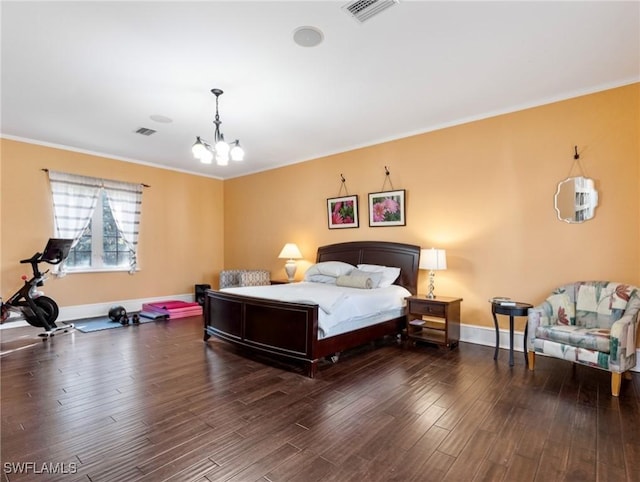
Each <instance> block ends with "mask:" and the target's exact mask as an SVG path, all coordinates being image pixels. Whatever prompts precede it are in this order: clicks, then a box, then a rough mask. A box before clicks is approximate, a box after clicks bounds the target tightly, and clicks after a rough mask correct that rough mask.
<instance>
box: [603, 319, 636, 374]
mask: <svg viewBox="0 0 640 482" xmlns="http://www.w3.org/2000/svg"><path fill="white" fill-rule="evenodd" d="M639 319H640V315H639V313H638V311H637V310H629V312H626V313H625V314H624V315H623V316H622V318H620V319H619V320H617V321H615V322H614V323H613V325H611V333H610V336H611V342H610V343H611V344H610V348H609V354H610V359H609V367H610V370H611V371H615V372H624V371H627V370H629V369H630V368H633V367H634V366H635V365H636V334H637V330H638V320H639Z"/></svg>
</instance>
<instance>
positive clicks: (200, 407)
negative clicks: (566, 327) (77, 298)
mask: <svg viewBox="0 0 640 482" xmlns="http://www.w3.org/2000/svg"><path fill="white" fill-rule="evenodd" d="M202 332H203V328H202V321H201V319H200V318H199V317H198V318H188V319H183V320H173V321H168V322H167V321H158V322H152V323H148V324H144V325H140V326H129V327H126V328H119V329H114V330H107V331H102V332H96V333H80V332H74V333H70V334H65V335H58V336H56V337H55V338H53V339H51V340H49V341H46V342H42V341H40V340H39V339H37V337H36V334H37V330H36V329H35V328H31V327H26V328H16V329H10V330H3V331H0V336H1V337H2V343H1V344H2V352H3V353H5V354H4V355H3V356H2V358H1V360H0V361H1V363H2V365H1V374H2V386H1V389H2V393H1V394H2V433H1V437H2V439H1V445H0V447H1V450H2V452H1V461H2V477H3V480H11V481H13V480H37V481H55V480H64V481H85V482H86V481H93V482H96V481H137V480H143V481H162V480H175V481H187V480H195V481H213V480H238V481H254V480H260V481H284V480H293V481H305V482H306V481H349V480H356V481H377V480H380V481H390V480H398V481H410V480H416V481H431V480H433V481H441V480H452V481H472V480H473V481H475V480H495V481H498V480H501V481H518V482H519V481H527V480H536V481H554V480H575V481H591V480H594V481H595V480H597V481H625V480H627V481H638V480H640V374H637V373H634V374H633V379H632V380H631V381H629V380H623V385H622V390H621V395H620V397H619V398H613V397H611V395H610V378H609V374H608V373H605V372H602V371H599V370H595V369H589V368H585V367H575V368H573V366H572V365H571V364H570V363H568V362H562V361H559V360H553V359H549V358H545V357H542V356H540V357H538V358H537V364H536V371H535V372H529V371H528V370H527V369H526V368H525V366H524V358H523V356H522V354H521V353H518V354H517V355H518V356H517V357H516V366H515V367H513V368H512V369H510V368H509V366H508V363H507V353H506V352H505V351H501V353H500V357H499V360H498V362H494V361H493V349H492V348H489V347H483V346H478V345H472V344H467V343H461V344H460V346H459V347H458V348H457V349H455V350H453V351H447V350H444V349H438V348H435V347H431V346H418V347H415V348H403V347H402V346H399V345H397V344H392V343H390V344H387V345H384V346H378V347H367V348H366V349H361V350H358V351H356V352H354V353H350V354H346V355H343V356H341V359H340V361H339V362H338V363H337V364H335V365H331V364H326V365H324V366H323V367H322V368H321V370H320V374H319V376H318V378H316V379H314V380H311V379H308V378H305V377H304V376H302V375H300V374H298V373H296V372H295V371H292V370H283V369H281V368H279V367H275V366H269V365H266V364H263V363H261V362H259V361H256V360H251V359H247V358H245V357H242V356H240V355H239V354H238V353H236V352H235V351H233V350H232V349H231V348H230V347H229V346H228V345H226V344H225V343H224V342H221V341H216V340H213V339H212V340H210V341H209V342H208V343H204V342H203V341H202ZM6 352H8V353H6ZM63 472H64V473H63Z"/></svg>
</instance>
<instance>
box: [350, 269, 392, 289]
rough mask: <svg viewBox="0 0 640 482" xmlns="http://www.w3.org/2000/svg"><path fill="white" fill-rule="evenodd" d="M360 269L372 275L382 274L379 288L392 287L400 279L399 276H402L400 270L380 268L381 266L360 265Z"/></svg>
mask: <svg viewBox="0 0 640 482" xmlns="http://www.w3.org/2000/svg"><path fill="white" fill-rule="evenodd" d="M358 269H359V270H362V271H367V272H370V273H382V279H381V280H380V283H379V284H378V288H386V287H388V286H391V285H392V284H393V282H394V281H395V280H396V279H398V276H400V268H393V267H390V266H380V265H379V264H359V265H358Z"/></svg>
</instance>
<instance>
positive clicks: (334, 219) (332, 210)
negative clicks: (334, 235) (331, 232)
mask: <svg viewBox="0 0 640 482" xmlns="http://www.w3.org/2000/svg"><path fill="white" fill-rule="evenodd" d="M327 215H328V217H329V229H344V228H357V227H358V196H357V195H355V196H343V197H333V198H329V199H327Z"/></svg>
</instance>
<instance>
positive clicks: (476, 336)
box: [460, 324, 640, 372]
mask: <svg viewBox="0 0 640 482" xmlns="http://www.w3.org/2000/svg"><path fill="white" fill-rule="evenodd" d="M498 332H499V334H500V337H499V339H500V343H499V347H500V348H503V349H505V350H508V349H509V330H503V329H500V330H499V331H498ZM460 341H466V342H468V343H474V344H476V345H485V346H491V347H495V346H496V330H495V328H490V327H487V326H477V325H465V324H460ZM513 351H514V352H516V351H517V352H520V353H522V352H523V351H524V332H522V331H514V332H513ZM636 360H640V348H636ZM631 371H632V372H640V363H639V364H636V366H635V368H632V369H631Z"/></svg>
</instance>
